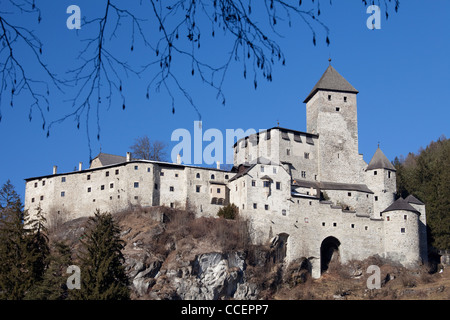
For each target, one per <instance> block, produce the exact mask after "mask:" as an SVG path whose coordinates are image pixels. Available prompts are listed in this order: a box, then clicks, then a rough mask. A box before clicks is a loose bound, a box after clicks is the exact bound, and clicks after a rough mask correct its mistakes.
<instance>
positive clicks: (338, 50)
mask: <svg viewBox="0 0 450 320" xmlns="http://www.w3.org/2000/svg"><path fill="white" fill-rule="evenodd" d="M104 2H105V1H96V3H95V4H92V3H93V2H92V1H78V0H71V1H45V3H43V4H41V10H42V15H43V17H42V22H41V23H40V24H39V25H37V24H36V23H34V22H33V23H32V26H33V28H34V29H35V32H36V34H37V35H38V36H39V37H40V39H41V40H42V42H43V43H44V47H43V60H44V61H45V62H46V63H47V64H48V65H49V67H50V68H52V70H54V71H55V72H57V73H58V74H61V75H64V72H65V71H67V70H68V69H70V67H71V66H72V65H74V64H75V63H77V60H76V57H77V54H78V52H79V50H80V48H81V45H82V43H81V39H83V38H85V37H86V35H85V34H83V31H84V29H83V25H82V27H81V30H80V31H79V32H78V33H77V32H76V31H74V30H68V29H67V28H66V19H67V17H68V16H69V15H68V14H67V13H66V8H67V7H68V6H69V5H71V4H76V5H79V6H80V8H81V13H82V16H86V17H87V18H93V17H95V16H98V15H99V12H103V9H102V4H103V3H104ZM135 2H136V3H139V2H138V1H135ZM256 3H257V2H256V1H255V2H253V6H256ZM322 3H323V7H322V9H321V13H322V14H321V16H320V18H321V20H322V21H323V22H324V23H325V24H326V25H327V26H328V27H329V28H330V39H331V44H330V46H327V45H326V43H325V35H324V33H323V32H318V35H317V46H313V43H312V35H311V33H310V31H309V30H308V28H307V27H306V26H305V25H304V24H302V23H300V22H298V23H294V24H293V25H292V27H291V28H288V27H286V24H283V23H279V25H280V27H279V29H278V31H279V32H280V34H282V35H283V37H275V40H277V41H278V43H279V45H280V46H281V48H282V50H283V52H284V54H285V56H286V65H285V66H282V65H281V64H276V65H275V66H274V73H273V81H272V82H270V83H269V82H266V81H264V80H262V79H261V78H259V81H258V88H257V90H255V89H254V87H253V78H252V76H250V77H247V80H245V79H244V78H243V76H242V66H241V65H239V64H233V65H232V67H231V69H230V70H229V73H228V76H227V78H226V80H225V83H224V87H223V89H224V93H225V95H226V105H225V106H223V105H222V104H221V100H219V101H218V100H216V99H215V92H214V90H212V89H210V88H209V87H208V86H206V85H204V84H202V83H201V81H200V80H199V78H198V76H194V77H192V76H191V75H190V71H191V67H190V65H189V64H182V63H179V64H174V68H178V71H179V72H180V74H183V73H185V74H186V76H185V78H183V79H184V80H185V84H186V88H187V89H188V90H189V92H190V95H191V96H192V97H193V98H194V100H195V102H196V104H197V106H198V109H199V112H200V113H201V116H202V120H203V130H207V129H208V128H217V129H219V130H221V131H222V132H223V134H224V135H225V130H226V129H237V128H242V129H244V130H246V129H248V128H254V129H264V128H270V127H273V126H276V124H277V120H278V121H279V122H280V126H282V127H286V128H291V129H295V130H299V131H306V114H305V105H304V104H303V100H304V98H305V97H306V96H307V94H308V93H309V92H310V90H311V89H312V87H313V86H314V84H315V83H316V82H317V81H318V79H319V78H320V76H321V75H322V73H323V72H324V71H325V69H326V67H327V66H328V58H329V56H331V57H332V65H333V66H334V67H335V68H336V70H338V72H339V73H341V75H343V76H344V77H345V78H346V79H347V80H348V81H349V82H350V83H351V84H352V85H353V86H354V87H355V88H356V89H358V90H359V92H360V93H359V94H358V128H359V151H360V153H362V154H363V155H364V159H365V160H366V161H367V162H368V161H370V159H371V157H372V155H373V154H374V152H375V150H376V148H377V143H378V142H380V146H381V148H382V150H383V152H384V153H385V154H386V156H387V157H388V158H389V159H390V160H393V159H394V158H395V157H396V156H400V155H406V154H408V153H409V152H417V151H418V150H419V148H420V147H425V146H426V145H427V144H429V142H430V141H432V140H436V139H438V138H439V137H440V136H441V135H442V134H444V135H446V136H447V137H450V125H449V123H450V103H449V100H448V97H449V96H450V77H449V75H450V38H449V31H450V27H449V24H448V12H450V1H446V0H436V1H418V0H402V1H401V2H400V9H399V12H398V13H394V12H393V10H392V8H391V10H390V12H389V13H390V15H389V19H388V20H387V21H386V19H385V18H384V11H383V12H382V21H381V29H380V30H368V29H367V27H366V20H367V18H368V17H369V15H368V14H367V13H366V8H365V7H364V6H363V5H362V4H361V3H360V1H333V4H332V6H330V5H329V2H328V1H322ZM5 5H6V9H5ZM308 5H309V3H308ZM0 8H1V9H0V11H7V9H11V8H10V7H9V4H8V1H5V0H0ZM15 18H16V19H19V20H16V21H21V22H22V23H24V24H25V25H27V23H31V22H29V21H23V18H22V16H17V17H15ZM20 19H22V20H20ZM27 19H28V18H27ZM127 28H128V29H127ZM129 28H130V25H129V24H126V23H124V24H123V31H124V35H126V34H127V31H129ZM149 32H155V35H154V36H155V37H159V34H158V33H157V32H156V31H155V30H151V31H149ZM152 36H153V35H151V34H150V35H149V39H150V40H151V39H152ZM225 44H226V43H225ZM225 44H223V43H208V42H207V41H206V40H205V41H203V43H202V46H204V48H205V49H204V50H205V51H202V54H207V55H210V56H211V57H217V59H220V57H224V56H223V54H222V55H221V53H220V52H221V50H224V47H225ZM115 46H116V47H113V48H111V50H116V49H117V50H118V51H120V50H122V51H123V49H124V48H126V49H127V52H126V55H125V54H124V56H125V58H126V59H129V60H132V62H137V63H138V65H143V64H145V63H146V61H147V60H146V59H148V57H147V56H146V55H147V54H148V52H147V53H146V52H145V51H144V50H141V47H142V44H140V43H139V42H138V41H137V43H136V45H135V49H134V51H133V53H132V55H130V53H129V52H128V48H129V47H130V41H129V38H127V37H126V36H124V37H123V38H121V39H119V40H118V41H116V44H115ZM122 51H120V52H122ZM123 52H124V51H123ZM222 52H223V51H222ZM150 77H151V75H150V74H149V73H147V74H144V75H143V76H142V77H141V78H137V77H132V76H130V77H129V78H124V80H123V83H124V92H125V94H126V97H127V100H126V106H127V108H126V110H125V111H123V110H122V101H121V99H117V100H116V101H115V102H114V103H113V105H112V106H111V108H110V109H109V110H106V109H102V110H101V112H100V119H101V139H100V141H97V140H96V139H95V135H96V132H95V130H94V131H93V132H92V139H91V141H92V156H93V157H94V156H95V155H96V154H97V153H98V152H99V151H100V146H101V150H102V152H105V153H112V154H118V155H125V154H126V152H127V151H129V146H130V145H132V144H133V140H134V139H135V138H136V137H139V136H143V135H148V136H149V137H150V138H152V139H158V140H162V141H166V142H168V143H169V152H170V150H171V148H172V147H173V146H174V145H175V143H170V137H171V134H172V132H173V130H175V129H177V128H185V129H188V130H189V131H191V132H192V131H193V121H195V120H198V116H197V113H196V111H195V110H194V109H193V108H192V107H191V106H190V105H189V104H188V103H187V101H186V100H183V98H182V97H180V96H177V100H176V112H175V114H172V111H171V100H170V98H169V97H168V96H167V95H166V94H164V92H161V93H156V92H155V91H154V90H153V91H151V93H150V94H151V98H150V100H147V99H146V98H145V87H146V85H147V83H148V81H149V79H150ZM68 98H70V91H69V92H68V93H66V95H63V94H61V93H59V92H57V91H56V90H53V89H52V90H51V93H50V97H49V99H50V101H51V110H50V112H49V113H46V117H47V123H48V122H50V121H51V120H54V119H56V118H58V116H61V115H63V114H67V113H68V112H70V110H71V109H70V104H69V103H67V102H65V100H66V99H68ZM8 101H9V100H8V99H6V100H5V101H4V102H3V104H2V106H1V111H2V116H3V119H2V121H1V123H0V136H1V139H0V150H1V151H0V152H1V157H0V159H1V160H0V163H1V166H0V168H1V169H0V183H2V184H3V183H4V182H5V181H6V180H7V179H11V181H12V183H13V184H14V185H15V187H16V189H17V191H18V192H19V194H20V195H21V196H22V197H23V195H24V191H25V182H24V179H25V178H28V177H35V176H41V175H46V174H51V172H52V167H53V165H57V166H58V171H59V172H68V171H72V170H73V169H74V168H75V167H77V166H78V162H80V161H82V162H83V167H84V168H87V167H88V165H89V148H88V145H87V138H86V132H85V128H84V124H83V123H82V125H81V128H80V130H77V129H76V123H74V122H73V121H71V120H68V121H66V122H64V123H63V124H61V125H56V126H55V127H53V129H52V131H51V132H50V137H49V138H46V132H44V131H42V122H41V120H40V119H39V116H38V114H37V113H34V114H33V120H32V121H31V122H29V121H28V105H29V102H28V105H27V100H26V99H23V100H20V99H18V100H17V101H16V103H15V105H14V107H13V108H11V107H9V103H8ZM205 145H206V144H205Z"/></svg>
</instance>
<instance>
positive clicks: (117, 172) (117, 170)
mask: <svg viewBox="0 0 450 320" xmlns="http://www.w3.org/2000/svg"><path fill="white" fill-rule="evenodd" d="M149 169H150V168H149ZM118 174H119V169H116V175H118Z"/></svg>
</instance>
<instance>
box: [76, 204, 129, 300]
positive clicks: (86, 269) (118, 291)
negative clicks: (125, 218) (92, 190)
mask: <svg viewBox="0 0 450 320" xmlns="http://www.w3.org/2000/svg"><path fill="white" fill-rule="evenodd" d="M81 242H82V248H81V254H80V260H81V266H80V268H81V289H80V290H71V291H70V292H69V295H70V297H71V298H73V299H83V300H123V299H129V297H130V293H129V288H128V285H129V280H128V277H127V275H126V273H125V267H124V266H123V262H124V261H125V259H124V257H123V254H122V249H123V248H124V243H123V241H122V240H121V239H120V228H119V227H118V226H117V224H116V223H115V221H114V219H113V217H112V215H111V214H110V213H100V211H99V210H97V211H96V212H95V215H94V217H91V218H89V220H88V227H87V231H86V234H85V237H84V238H83V239H82V240H81Z"/></svg>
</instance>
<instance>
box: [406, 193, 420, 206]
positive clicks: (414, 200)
mask: <svg viewBox="0 0 450 320" xmlns="http://www.w3.org/2000/svg"><path fill="white" fill-rule="evenodd" d="M405 200H406V202H408V203H413V204H419V205H422V206H423V205H425V203H423V202H422V201H420V200H419V199H417V198H416V197H414V196H413V195H412V194H410V195H409V196H407V197H406V198H405Z"/></svg>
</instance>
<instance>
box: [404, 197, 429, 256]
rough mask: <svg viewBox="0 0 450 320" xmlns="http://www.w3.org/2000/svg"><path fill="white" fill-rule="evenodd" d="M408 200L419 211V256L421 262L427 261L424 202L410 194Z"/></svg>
mask: <svg viewBox="0 0 450 320" xmlns="http://www.w3.org/2000/svg"><path fill="white" fill-rule="evenodd" d="M405 201H406V202H408V203H409V204H410V205H411V206H412V207H413V208H414V209H416V210H417V211H419V212H420V216H419V237H420V257H421V259H422V262H424V263H426V262H427V261H428V239H427V217H426V212H425V204H424V203H423V202H422V201H420V200H419V199H417V198H416V197H414V196H413V195H412V194H410V195H409V196H407V197H406V199H405Z"/></svg>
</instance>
